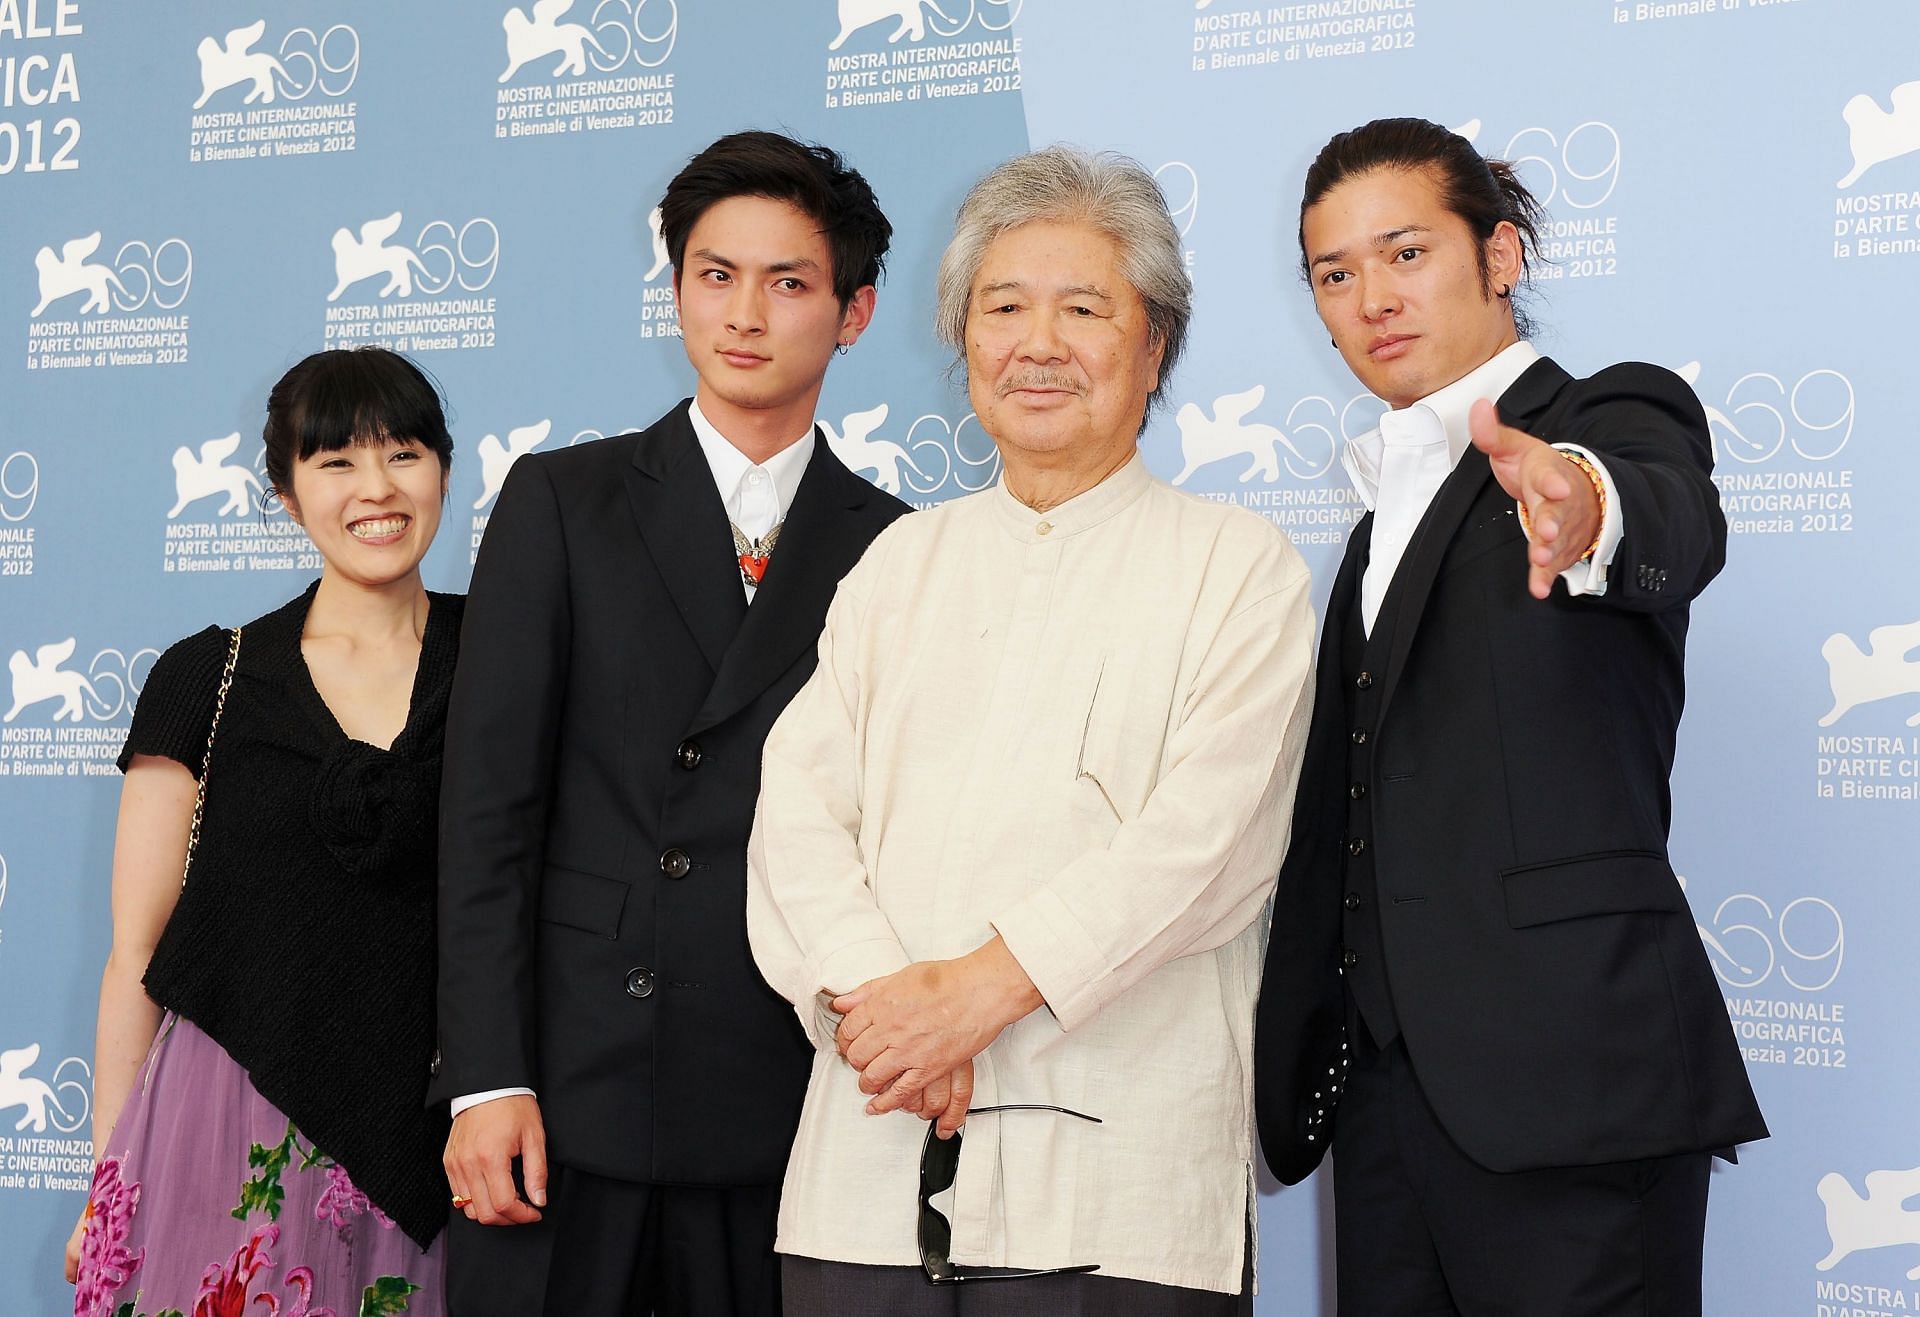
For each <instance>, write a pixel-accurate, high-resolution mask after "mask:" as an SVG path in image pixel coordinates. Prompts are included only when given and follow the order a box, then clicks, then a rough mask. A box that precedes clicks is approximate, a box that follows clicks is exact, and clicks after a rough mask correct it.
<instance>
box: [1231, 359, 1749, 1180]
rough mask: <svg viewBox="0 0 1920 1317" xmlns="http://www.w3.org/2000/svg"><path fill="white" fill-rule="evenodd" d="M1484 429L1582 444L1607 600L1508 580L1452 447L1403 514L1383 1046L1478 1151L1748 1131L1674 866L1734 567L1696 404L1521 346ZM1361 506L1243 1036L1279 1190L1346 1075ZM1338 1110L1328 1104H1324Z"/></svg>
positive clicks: (1376, 747)
mask: <svg viewBox="0 0 1920 1317" xmlns="http://www.w3.org/2000/svg"><path fill="white" fill-rule="evenodd" d="M1499 411H1500V414H1501V419H1502V420H1503V421H1505V422H1506V423H1507V424H1508V425H1512V426H1515V427H1518V428H1520V429H1522V430H1525V431H1527V432H1528V433H1530V434H1533V435H1535V436H1537V437H1539V438H1542V439H1545V440H1548V441H1549V442H1554V443H1561V442H1569V443H1577V444H1580V445H1583V446H1585V447H1586V448H1588V449H1590V450H1591V451H1593V452H1595V453H1596V454H1598V455H1600V457H1601V458H1602V460H1603V461H1604V462H1605V464H1606V467H1607V471H1608V474H1609V476H1610V477H1611V478H1612V480H1613V483H1614V486H1615V488H1616V490H1617V492H1618V496H1619V500H1620V504H1621V512H1622V516H1623V518H1624V529H1625V538H1624V539H1623V540H1622V541H1621V543H1620V546H1619V550H1618V552H1617V553H1616V554H1615V556H1614V559H1613V564H1612V570H1611V573H1610V585H1609V588H1608V590H1607V592H1606V594H1604V595H1602V596H1599V597H1583V598H1578V599H1576V598H1571V597H1569V596H1568V595H1567V594H1566V592H1565V591H1564V590H1562V589H1556V591H1555V593H1554V594H1553V595H1552V596H1551V597H1550V598H1549V599H1547V600H1545V601H1541V600H1536V599H1534V598H1533V597H1532V596H1531V595H1529V594H1528V593H1527V588H1526V572H1527V566H1526V561H1525V553H1524V551H1523V549H1522V541H1523V538H1524V536H1523V533H1522V531H1521V529H1520V526H1519V520H1518V518H1517V517H1516V516H1515V515H1514V506H1513V501H1512V500H1511V499H1510V498H1509V497H1508V496H1507V495H1506V493H1505V492H1504V491H1502V489H1501V488H1500V485H1499V483H1498V482H1497V481H1496V480H1494V478H1493V473H1492V470H1491V468H1490V466H1489V464H1488V461H1487V458H1486V456H1485V455H1484V454H1482V453H1481V452H1479V451H1478V450H1477V449H1470V450H1468V452H1467V454H1466V455H1465V456H1464V457H1463V458H1462V459H1461V462H1460V464H1459V466H1458V467H1457V468H1456V469H1455V470H1454V472H1453V474H1452V475H1451V476H1449V477H1448V479H1447V481H1446V483H1445V484H1444V485H1442V487H1441V489H1440V492H1439V493H1438V494H1437V495H1436V496H1435V498H1434V501H1433V503H1432V505H1431V507H1430V508H1429V510H1428V512H1427V514H1426V516H1425V519H1424V520H1423V521H1422V522H1421V523H1420V526H1419V527H1418V528H1417V529H1416V531H1415V533H1414V537H1413V540H1412V541H1411V543H1410V544H1409V545H1408V548H1407V552H1406V555H1405V557H1404V558H1403V559H1402V561H1401V563H1400V565H1399V568H1398V570H1397V572H1396V574H1395V577H1394V581H1393V583H1392V585H1391V587H1390V588H1389V590H1388V593H1387V596H1386V598H1385V599H1384V600H1383V602H1382V606H1381V612H1380V616H1379V618H1378V619H1377V621H1376V623H1375V636H1376V638H1378V637H1379V636H1380V633H1381V631H1382V630H1383V629H1385V630H1386V632H1387V635H1386V637H1385V644H1384V655H1385V660H1384V663H1381V662H1380V660H1379V659H1378V658H1377V657H1376V659H1375V660H1374V663H1375V665H1376V669H1377V672H1378V676H1377V679H1378V680H1381V681H1383V682H1384V687H1383V688H1382V690H1381V691H1380V693H1379V698H1380V705H1379V711H1378V714H1377V720H1376V726H1375V727H1374V728H1373V729H1371V730H1372V735H1373V736H1374V738H1375V739H1374V741H1373V754H1372V757H1371V758H1372V780H1371V781H1370V782H1367V783H1365V784H1364V786H1365V788H1366V790H1367V792H1368V799H1369V800H1370V801H1371V810H1372V820H1373V827H1374V834H1375V835H1374V836H1373V837H1372V838H1371V839H1370V844H1371V854H1372V855H1373V857H1374V868H1375V873H1376V875H1377V883H1376V886H1377V892H1366V893H1360V894H1357V895H1359V896H1361V897H1362V899H1365V900H1368V901H1373V900H1377V901H1378V907H1377V913H1378V917H1379V922H1380V925H1381V929H1380V932H1381V940H1382V942H1383V944H1384V945H1383V950H1384V955H1385V959H1386V971H1387V978H1388V982H1389V984H1390V985H1391V988H1392V993H1393V1001H1394V1007H1395V1010H1396V1012H1397V1014H1398V1016H1399V1023H1400V1027H1401V1033H1402V1036H1403V1037H1404V1039H1405V1043H1406V1047H1407V1052H1408V1055H1409V1057H1410V1058H1411V1060H1412V1063H1413V1066H1414V1070H1415V1073H1416V1074H1417V1075H1418V1076H1419V1080H1420V1084H1421V1087H1422V1089H1423V1090H1424V1091H1425V1093H1426V1095H1427V1098H1428V1100H1429V1101H1430V1102H1431V1104H1432V1106H1433V1108H1434V1111H1435V1112H1436V1114H1437V1115H1438V1116H1439V1118H1440V1121H1441V1123H1442V1124H1443V1125H1444V1126H1445V1128H1446V1129H1447V1132H1448V1133H1449V1134H1450V1135H1451V1136H1452V1137H1453V1139H1454V1141H1455V1142H1457V1143H1458V1144H1459V1145H1460V1147H1461V1148H1462V1149H1463V1150H1464V1151H1465V1152H1466V1153H1467V1154H1468V1155H1469V1156H1471V1157H1472V1158H1473V1159H1474V1160H1475V1161H1477V1162H1479V1163H1480V1164H1482V1165H1483V1166H1486V1167H1487V1168H1489V1169H1491V1170H1496V1171H1517V1170H1530V1169H1535V1168H1541V1167H1551V1166H1578V1165H1588V1164H1595V1163H1600V1162H1610V1161H1622V1160H1629V1159H1635V1158H1641V1157H1650V1156H1655V1155H1660V1154H1667V1153H1675V1152H1683V1151H1699V1150H1713V1149H1722V1148H1730V1147H1731V1146H1732V1145H1734V1144H1737V1143H1740V1142H1743V1141H1745V1140H1749V1139H1758V1138H1764V1137H1765V1136H1766V1132H1767V1131H1766V1126H1765V1123H1764V1122H1763V1121H1762V1119H1761V1116H1760V1112H1759V1108H1758V1107H1757V1106H1756V1104H1755V1102H1754V1098H1753V1092H1752V1089H1751V1087H1750V1086H1749V1084H1748V1082H1747V1076H1746V1070H1745V1068H1744V1066H1743V1064H1742V1062H1741V1058H1740V1054H1739V1051H1738V1048H1737V1047H1736V1045H1735V1043H1734V1038H1733V1033H1732V1029H1731V1028H1730V1026H1729V1024H1728V1020H1727V1014H1726V1009H1725V1007H1724V1006H1723V1004H1722V1001H1721V997H1720V994H1719V991H1718V988H1717V985H1716V984H1715V981H1714V977H1713V972H1712V969H1711V967H1710V966H1709V964H1708V962H1707V959H1706V955H1705V952H1704V951H1703V950H1702V948H1701V945H1700V939H1699V936H1698V933H1697V930H1696V928H1695V924H1694V920H1693V917H1692V915H1691V914H1690V913H1689V911H1688V908H1687V904H1686V900H1685V898H1684V896H1683V895H1682V893H1681V890H1680V887H1679V884H1678V883H1677V882H1676V880H1675V878H1674V874H1673V870H1672V869H1671V868H1670V867H1669V864H1668V859H1667V829H1668V818H1669V797H1668V785H1667V783H1668V775H1669V772H1670V770H1671V769H1672V766H1673V752H1674V739H1675V732H1676V729H1677V727H1678V724H1679V721H1680V711H1681V705H1682V702H1683V697H1684V678H1683V674H1682V664H1683V659H1684V655H1685V644H1686V634H1687V612H1688V605H1689V603H1690V602H1691V601H1692V600H1693V598H1694V597H1695V596H1696V595H1698V594H1699V593H1700V591H1701V590H1702V589H1703V588H1704V587H1705V586H1706V584H1707V583H1708V582H1709V581H1711V580H1712V579H1713V577H1714V576H1715V575H1716V574H1717V573H1718V572H1719V570H1720V568H1721V565H1722V564H1723V562H1724V560H1725V549H1726V522H1725V519H1724V517H1723V516H1722V514H1721V511H1720V505H1719V496H1718V493H1717V491H1716V490H1715V488H1714V486H1713V483H1712V481H1711V480H1710V479H1709V472H1710V470H1711V467H1712V451H1711V447H1710V441H1709V438H1708V431H1707V423H1706V417H1705V414H1704V413H1703V411H1702V410H1701V407H1700V403H1699V401H1698V400H1697V399H1696V398H1695V397H1694V394H1693V392H1692V391H1691V390H1690V389H1689V388H1688V387H1687V386H1686V384H1685V383H1684V382H1682V381H1681V380H1680V379H1678V378H1677V377H1676V376H1674V375H1673V374H1671V373H1670V372H1668V371H1665V370H1662V369H1660V368H1658V367H1655V366H1647V365H1640V364H1627V365H1620V366H1614V367H1611V368H1609V369H1607V370H1604V371H1601V372H1600V373H1599V374H1597V375H1595V376H1593V377H1592V378H1590V379H1585V380H1575V379H1573V378H1572V377H1571V376H1569V375H1568V374H1567V373H1566V372H1565V371H1564V370H1562V369H1560V367H1559V366H1557V365H1555V364H1554V363H1553V362H1552V361H1550V360H1542V361H1539V362H1537V363H1535V364H1534V365H1533V366H1532V367H1530V368H1529V369H1528V370H1527V371H1526V373H1524V374H1523V375H1522V376H1521V377H1520V378H1519V379H1518V380H1517V381H1515V383H1514V384H1513V386H1512V387H1511V388H1509V389H1508V390H1507V392H1506V393H1505V394H1504V395H1503V396H1502V397H1501V398H1500V400H1499ZM1371 532H1372V519H1371V517H1368V518H1366V519H1364V520H1362V521H1361V523H1360V525H1359V526H1358V527H1357V528H1356V529H1355V531H1354V534H1353V536H1352V537H1351V539H1350V540H1349V541H1348V544H1347V552H1346V555H1345V558H1344V559H1343V561H1342V563H1341V567H1340V572H1339V575H1338V577H1337V578H1336V579H1335V582H1334V586H1333V592H1332V597H1331V599H1330V600H1329V602H1328V607H1327V622H1326V628H1325V632H1324V635H1323V637H1322V642H1321V651H1320V659H1319V678H1318V692H1317V699H1316V705H1315V710H1314V722H1313V726H1312V730H1311V732H1310V734H1309V739H1308V747H1307V762H1306V770H1305V773H1304V776H1303V778H1302V783H1301V788H1300V792H1299V796H1298V798H1297V800H1296V803H1295V813H1294V825H1293V839H1292V845H1291V849H1290V851H1289V853H1288V856H1287V859H1286V862H1285V865H1284V867H1283V868H1282V870H1281V874H1280V881H1279V888H1278V893H1277V896H1276V898H1275V908H1274V918H1273V933H1272V938H1271V940H1270V942H1269V945H1268V953H1267V964H1266V973H1265V978H1264V980H1263V982H1262V987H1261V996H1260V1005H1259V1014H1258V1021H1257V1037H1256V1057H1255V1063H1256V1071H1255V1073H1256V1084H1257V1101H1256V1109H1257V1113H1258V1119H1259V1126H1260V1137H1261V1143H1262V1147H1263V1149H1264V1151H1265V1154H1266V1158H1267V1162H1268V1164H1269V1166H1271V1167H1272V1169H1273V1171H1274V1173H1275V1175H1277V1176H1278V1177H1279V1178H1280V1179H1281V1180H1282V1181H1284V1182H1286V1183H1294V1182H1296V1181H1298V1180H1300V1179H1302V1178H1304V1177H1305V1176H1306V1175H1307V1174H1308V1173H1309V1172H1310V1171H1312V1169H1313V1168H1314V1166H1315V1164H1317V1162H1318V1161H1319V1159H1320V1156H1321V1154H1322V1152H1323V1151H1324V1150H1325V1148H1326V1146H1327V1143H1328V1141H1329V1135H1330V1124H1329V1125H1323V1126H1321V1127H1320V1128H1319V1129H1318V1130H1313V1131H1312V1132H1313V1133H1314V1134H1315V1137H1314V1138H1312V1139H1311V1140H1309V1139H1308V1138H1307V1134H1308V1133H1309V1132H1310V1130H1311V1129H1312V1127H1311V1126H1310V1124H1309V1120H1310V1117H1311V1116H1312V1113H1313V1111H1314V1110H1315V1109H1316V1108H1323V1107H1325V1106H1326V1105H1327V1104H1326V1102H1325V1099H1324V1097H1321V1098H1318V1099H1317V1100H1316V1095H1317V1094H1324V1093H1325V1092H1326V1091H1327V1079H1328V1076H1329V1074H1330V1073H1332V1072H1337V1071H1338V1070H1339V1062H1340V1057H1341V1047H1342V1043H1343V1033H1344V1029H1343V1024H1344V1020H1345V1009H1344V1006H1343V1003H1342V988H1341V982H1340V977H1339V965H1340V958H1341V954H1342V947H1341V937H1342V927H1341V902H1342V900H1343V899H1344V897H1345V896H1346V893H1345V892H1344V890H1343V884H1344V879H1345V876H1346V875H1345V870H1344V867H1343V858H1344V856H1345V853H1346V843H1347V841H1348V840H1349V839H1348V838H1346V837H1345V835H1344V828H1345V825H1346V821H1347V813H1346V806H1347V794H1348V788H1349V786H1350V785H1352V784H1350V783H1348V782H1347V781H1346V771H1347V762H1348V761H1347V745H1348V736H1349V730H1350V729H1348V728H1347V727H1345V726H1344V725H1343V719H1344V718H1345V716H1346V712H1345V711H1346V708H1347V700H1346V691H1345V689H1344V685H1343V679H1342V673H1343V672H1344V671H1345V670H1346V666H1347V664H1346V659H1347V658H1348V657H1349V656H1347V655H1345V654H1344V652H1343V646H1344V644H1345V638H1346V636H1347V633H1348V630H1349V622H1350V619H1351V616H1352V612H1353V610H1354V609H1356V608H1358V607H1359V593H1360V577H1361V574H1362V572H1363V571H1364V569H1365V566H1366V560H1367V551H1368V543H1369V536H1370V534H1371ZM1336 1111H1337V1108H1336Z"/></svg>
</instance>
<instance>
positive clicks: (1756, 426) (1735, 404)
mask: <svg viewBox="0 0 1920 1317" xmlns="http://www.w3.org/2000/svg"><path fill="white" fill-rule="evenodd" d="M1674 373H1675V374H1676V375H1678V376H1679V377H1680V378H1681V379H1683V380H1685V381H1686V382H1687V383H1688V384H1690V385H1692V386H1693V391H1694V393H1695V394H1697V395H1698V396H1699V398H1700V404H1701V406H1702V407H1704V408H1705V409H1706V413H1707V428H1708V429H1709V430H1711V431H1712V433H1713V438H1714V451H1715V453H1716V454H1724V455H1725V456H1727V457H1729V458H1732V459H1733V460H1734V461H1736V462H1746V463H1755V462H1764V461H1766V460H1767V459H1768V458H1770V457H1772V456H1773V455H1774V454H1776V453H1778V452H1779V451H1780V450H1781V448H1782V447H1791V448H1792V449H1793V451H1794V452H1795V453H1798V454H1799V455H1800V456H1801V457H1802V458H1804V459H1806V460H1807V461H1809V462H1825V461H1827V460H1828V459H1830V458H1832V457H1834V456H1836V455H1837V454H1838V453H1839V452H1840V450H1841V449H1843V448H1845V447H1846V446H1847V440H1849V439H1851V438H1852V437H1853V420H1854V394H1853V381H1852V380H1850V379H1848V378H1847V377H1846V376H1845V375H1842V374H1841V373H1840V372H1839V371H1837V370H1829V369H1826V368H1824V367H1823V368H1821V369H1819V370H1810V371H1808V372H1807V373H1806V374H1804V375H1802V376H1800V377H1799V378H1798V379H1796V380H1795V381H1793V383H1792V385H1791V386H1789V385H1788V384H1787V382H1786V381H1785V380H1783V379H1781V378H1780V377H1779V376H1778V375H1774V374H1771V373H1769V372H1767V371H1764V370H1753V371H1748V372H1747V373H1746V374H1745V375H1742V376H1741V377H1740V378H1739V379H1737V380H1735V381H1734V382H1733V387H1731V388H1729V389H1728V390H1727V396H1726V398H1725V400H1724V405H1725V406H1726V407H1727V408H1729V409H1731V414H1729V412H1726V411H1722V410H1720V408H1719V407H1717V406H1715V405H1714V404H1713V403H1712V402H1709V401H1708V400H1707V396H1706V394H1704V393H1702V392H1701V390H1700V374H1701V369H1700V363H1699V362H1698V361H1689V362H1688V363H1687V364H1686V365H1684V366H1682V367H1680V368H1679V369H1678V370H1676V371H1675V372H1674ZM1781 404H1785V407H1786V410H1785V411H1784V412H1783V411H1782V410H1781V409H1780V405H1781ZM1735 417H1740V418H1742V419H1741V420H1738V421H1736V420H1735V419H1734V418H1735ZM1789 421H1791V422H1792V423H1791V424H1789Z"/></svg>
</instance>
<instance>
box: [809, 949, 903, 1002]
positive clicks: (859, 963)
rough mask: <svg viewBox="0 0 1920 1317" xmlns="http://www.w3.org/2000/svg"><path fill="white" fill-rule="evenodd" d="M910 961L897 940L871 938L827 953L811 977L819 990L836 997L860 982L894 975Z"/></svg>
mask: <svg viewBox="0 0 1920 1317" xmlns="http://www.w3.org/2000/svg"><path fill="white" fill-rule="evenodd" d="M912 963H913V962H912V960H910V959H909V958H908V956H907V953H906V952H905V951H904V950H902V949H901V947H900V944H899V943H898V942H895V941H893V940H891V939H888V938H874V939H872V940H870V941H866V942H855V943H852V944H851V945H849V946H844V947H839V948H836V949H835V950H833V951H830V952H828V953H827V955H826V956H825V957H824V958H822V959H821V961H820V969H819V972H818V973H817V974H816V975H815V976H814V980H815V982H816V983H817V984H818V987H819V990H820V991H822V992H825V993H828V994H830V995H832V996H836V997H837V996H839V995H840V994H841V993H843V992H852V991H853V990H854V989H855V988H857V987H859V986H860V985H861V984H863V983H867V982H870V981H872V980H874V979H878V978H883V977H885V976H886V975H888V974H897V973H898V972H900V971H901V970H903V969H905V968H906V967H907V966H908V965H910V964H912Z"/></svg>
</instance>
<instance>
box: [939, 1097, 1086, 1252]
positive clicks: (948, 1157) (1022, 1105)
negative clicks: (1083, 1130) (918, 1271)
mask: <svg viewBox="0 0 1920 1317" xmlns="http://www.w3.org/2000/svg"><path fill="white" fill-rule="evenodd" d="M1003 1111H1050V1112H1053V1113H1055V1114H1056V1115H1061V1116H1072V1117H1073V1118H1074V1119H1075V1120H1084V1121H1087V1122H1089V1123H1090V1124H1094V1125H1098V1124H1100V1123H1101V1120H1100V1118H1099V1117H1098V1116H1089V1115H1086V1114H1084V1113H1082V1112H1078V1111H1070V1110H1068V1109H1067V1108H1066V1107H1055V1106H1049V1105H1047V1104H1045V1103H1041V1102H1009V1103H1006V1104H1004V1105H1002V1106H997V1107H975V1108H974V1109H973V1110H972V1111H969V1112H968V1113H967V1119H968V1120H972V1119H973V1118H974V1117H975V1116H991V1115H995V1114H997V1113H999V1112H1003ZM965 1132H966V1127H965V1126H962V1127H961V1128H960V1129H958V1130H956V1131H954V1135H953V1137H952V1138H950V1139H943V1138H940V1137H939V1135H938V1134H937V1133H936V1132H935V1123H934V1122H933V1121H928V1122H927V1140H926V1145H925V1146H924V1147H922V1148H921V1149H920V1266H921V1268H922V1269H923V1270H925V1271H926V1273H927V1279H928V1280H929V1281H931V1282H932V1283H933V1284H935V1285H957V1284H958V1283H960V1282H961V1281H963V1280H1021V1279H1024V1278H1026V1277H1029V1276H1073V1275H1079V1274H1082V1273H1084V1272H1089V1271H1098V1270H1100V1265H1099V1264H1098V1263H1097V1262H1096V1263H1086V1264H1084V1265H1081V1266H1077V1267H1047V1268H1045V1269H1043V1270H1040V1271H1025V1270H1022V1269H1020V1268H1018V1267H961V1266H956V1265H954V1262H953V1259H952V1257H951V1256H950V1254H951V1252H952V1249H953V1223H952V1222H951V1221H949V1220H947V1218H946V1217H944V1216H942V1215H941V1214H940V1212H939V1211H938V1210H937V1209H936V1208H935V1207H934V1206H933V1199H934V1198H935V1196H936V1195H939V1194H943V1193H945V1192H946V1191H947V1190H949V1189H951V1188H953V1178H954V1175H955V1173H956V1172H957V1171H958V1170H959V1169H960V1136H961V1135H962V1134H964V1133H965Z"/></svg>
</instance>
